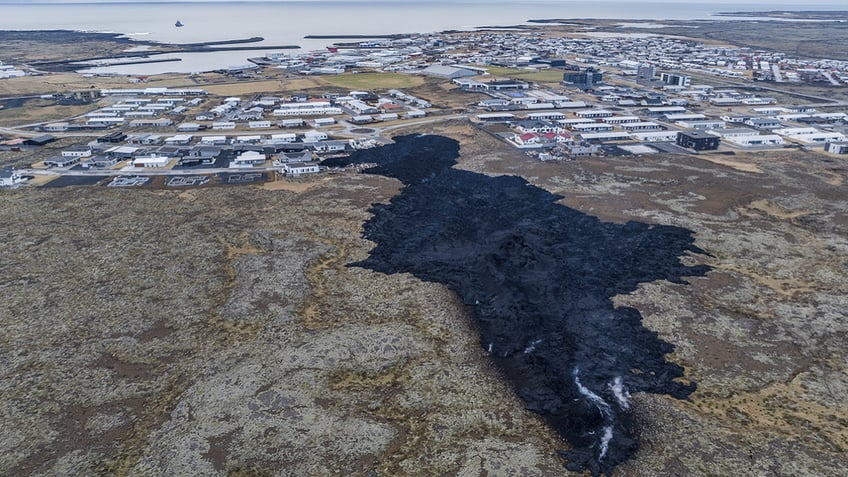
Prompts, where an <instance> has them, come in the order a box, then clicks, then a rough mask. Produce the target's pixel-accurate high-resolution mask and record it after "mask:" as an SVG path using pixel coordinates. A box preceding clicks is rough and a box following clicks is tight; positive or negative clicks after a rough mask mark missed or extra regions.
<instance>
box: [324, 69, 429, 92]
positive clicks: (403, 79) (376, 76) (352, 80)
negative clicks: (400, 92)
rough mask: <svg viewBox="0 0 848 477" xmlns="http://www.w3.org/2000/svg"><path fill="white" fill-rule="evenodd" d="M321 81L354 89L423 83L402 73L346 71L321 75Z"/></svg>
mask: <svg viewBox="0 0 848 477" xmlns="http://www.w3.org/2000/svg"><path fill="white" fill-rule="evenodd" d="M320 80H321V82H322V83H324V84H327V85H330V86H336V87H339V88H347V89H354V90H383V89H392V88H396V89H403V88H414V87H416V86H420V85H422V84H423V83H424V78H422V77H420V76H416V75H409V74H403V73H377V72H373V73H356V74H353V73H346V74H343V75H326V76H321V77H320Z"/></svg>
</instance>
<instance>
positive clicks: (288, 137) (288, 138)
mask: <svg viewBox="0 0 848 477" xmlns="http://www.w3.org/2000/svg"><path fill="white" fill-rule="evenodd" d="M295 141H297V136H296V135H295V134H294V133H289V134H272V135H271V142H276V143H280V142H282V143H286V144H291V143H293V142H295Z"/></svg>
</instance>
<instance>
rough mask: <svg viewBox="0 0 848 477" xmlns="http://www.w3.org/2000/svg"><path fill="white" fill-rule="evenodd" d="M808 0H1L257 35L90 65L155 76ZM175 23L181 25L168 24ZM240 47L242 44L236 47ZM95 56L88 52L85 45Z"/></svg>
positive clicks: (27, 10) (53, 17)
mask: <svg viewBox="0 0 848 477" xmlns="http://www.w3.org/2000/svg"><path fill="white" fill-rule="evenodd" d="M826 1H829V0H818V1H817V2H816V4H805V3H799V2H794V3H789V2H786V3H782V2H780V1H779V0H778V1H769V2H755V1H751V0H749V1H748V2H747V3H733V2H723V1H718V2H704V1H701V2H686V1H671V0H666V1H662V0H660V1H656V0H654V1H648V2H641V1H635V0H629V1H628V0H596V1H555V0H523V1H522V0H517V1H516V0H512V1H507V0H456V1H444V0H435V1H421V0H396V1H380V0H377V1H364V0H346V1H345V0H341V1H340V0H313V1H248V2H229V1H173V0H171V1H146V2H140V1H127V0H124V1H119V0H110V1H108V2H107V1H102V2H97V1H89V2H84V1H83V2H79V1H73V0H66V1H56V0H54V1H44V2H38V1H37V0H36V2H20V1H19V2H18V3H15V2H10V1H4V0H0V29H2V30H53V29H60V30H84V31H100V32H117V33H121V34H124V35H126V36H127V37H130V38H134V39H139V40H149V41H158V42H167V43H196V42H205V41H219V40H227V39H241V38H250V37H255V36H261V37H263V38H265V40H264V41H263V42H261V43H256V44H253V45H255V46H256V48H257V49H256V51H237V52H218V53H189V54H178V55H168V56H162V57H163V58H169V57H177V58H181V59H182V61H180V62H170V63H158V64H145V65H128V66H118V67H108V68H99V69H97V71H98V72H115V73H125V74H155V73H163V72H197V71H208V70H212V69H219V68H226V67H228V66H233V65H243V64H245V63H246V62H247V61H246V60H247V58H249V57H252V56H262V55H263V54H264V53H265V52H268V51H271V50H270V49H268V48H267V46H272V45H298V46H300V47H301V48H302V49H303V50H307V51H308V50H313V49H322V48H324V47H325V46H327V45H329V44H330V43H332V42H333V41H338V40H314V39H305V38H304V37H305V36H307V35H330V34H332V35H378V34H392V33H428V32H437V31H443V30H453V29H462V30H467V29H473V28H475V27H479V26H484V25H485V26H491V25H517V24H523V23H526V22H527V20H530V19H550V18H615V19H653V20H692V19H709V18H715V17H714V16H713V15H714V14H715V13H716V12H720V11H762V10H771V9H781V10H838V9H840V8H842V9H844V6H842V4H841V2H836V1H832V2H831V3H824V2H826ZM177 20H179V21H181V22H182V23H183V24H184V26H183V27H179V28H178V27H176V26H175V25H174V24H175V22H176V21H177ZM239 46H244V45H239ZM93 53H94V54H96V52H93Z"/></svg>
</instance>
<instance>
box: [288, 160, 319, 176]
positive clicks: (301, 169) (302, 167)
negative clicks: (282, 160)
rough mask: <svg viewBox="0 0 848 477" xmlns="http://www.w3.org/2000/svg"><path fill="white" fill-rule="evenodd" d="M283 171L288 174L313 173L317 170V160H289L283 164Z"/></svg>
mask: <svg viewBox="0 0 848 477" xmlns="http://www.w3.org/2000/svg"><path fill="white" fill-rule="evenodd" d="M283 172H284V173H285V174H286V175H289V176H299V175H301V174H315V173H316V172H319V169H318V163H317V162H290V163H286V164H284V165H283Z"/></svg>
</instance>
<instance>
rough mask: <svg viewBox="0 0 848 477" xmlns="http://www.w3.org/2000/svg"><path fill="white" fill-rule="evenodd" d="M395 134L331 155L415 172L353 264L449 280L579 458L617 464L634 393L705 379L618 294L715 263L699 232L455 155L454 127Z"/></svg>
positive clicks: (671, 391)
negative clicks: (368, 248) (586, 204)
mask: <svg viewBox="0 0 848 477" xmlns="http://www.w3.org/2000/svg"><path fill="white" fill-rule="evenodd" d="M396 141H397V142H396V143H395V144H393V145H389V146H385V147H381V148H375V149H370V150H365V151H359V152H356V153H355V154H353V155H351V156H350V157H349V158H341V159H334V160H331V161H325V165H331V166H342V165H347V164H353V163H358V164H364V163H367V164H372V163H373V164H376V166H374V167H371V168H369V169H367V170H366V172H367V173H370V174H380V175H384V176H388V177H393V178H396V179H399V180H400V181H402V182H403V184H404V185H405V186H404V187H403V188H402V190H401V192H400V194H398V195H397V196H395V197H394V198H392V199H391V202H390V203H389V204H378V205H374V206H373V207H372V209H371V212H372V213H373V214H374V215H373V218H372V219H371V220H369V221H368V222H367V223H366V224H365V237H366V238H367V239H368V240H371V241H373V242H375V243H376V244H377V245H376V247H375V248H374V249H373V250H372V252H371V255H370V257H369V258H368V259H366V260H364V261H362V262H360V263H356V264H353V265H355V266H360V267H364V268H368V269H371V270H374V271H378V272H381V273H387V274H392V273H402V272H406V273H411V274H413V275H414V276H416V277H418V278H420V279H422V280H426V281H431V282H438V283H443V284H445V285H447V286H448V287H450V289H452V290H453V291H454V292H455V293H457V294H458V295H459V296H460V297H461V298H462V299H463V300H464V302H465V303H466V304H467V305H469V307H470V309H471V310H472V315H473V316H474V318H475V319H476V321H477V324H478V327H479V330H480V344H481V345H482V346H483V348H484V349H485V350H486V351H488V352H489V354H490V356H491V357H492V359H493V360H494V362H495V363H496V364H497V365H498V367H499V368H500V369H501V370H502V372H503V373H504V375H505V376H506V377H507V378H508V379H509V380H510V381H511V383H512V385H513V386H514V387H515V389H516V392H517V393H518V394H519V396H520V397H521V398H522V399H523V400H524V402H525V404H526V407H527V408H528V409H531V410H533V411H536V412H538V413H540V414H542V415H543V416H544V417H545V418H546V420H547V421H548V422H549V423H550V425H551V426H553V427H554V428H555V429H556V431H557V432H558V433H559V434H560V435H561V436H563V438H565V439H566V440H567V441H568V442H569V444H570V446H571V450H568V451H560V454H561V455H562V456H563V457H564V459H565V460H566V464H565V466H566V468H568V469H569V470H575V471H581V470H586V469H588V470H589V471H591V473H592V474H593V475H600V474H609V473H611V472H612V470H613V469H614V468H615V466H616V465H618V464H619V463H621V462H623V461H625V460H626V459H628V458H630V457H631V456H633V455H634V453H635V451H636V449H637V442H636V441H635V438H634V435H635V431H636V429H633V428H632V422H631V421H630V420H628V408H629V406H630V403H629V400H628V398H629V396H630V394H629V393H632V392H648V393H657V394H667V395H670V396H673V397H675V398H678V399H686V398H687V397H688V396H689V395H690V394H691V393H692V392H693V391H694V390H695V385H694V384H689V385H687V384H683V383H682V382H680V381H685V380H676V378H680V377H682V376H683V369H682V368H681V367H680V366H678V365H676V364H673V363H669V362H667V361H666V359H665V355H666V354H667V353H670V352H671V351H672V350H673V346H672V345H671V344H669V343H666V342H664V341H662V340H661V339H659V337H658V336H657V334H656V333H655V332H653V331H651V330H648V329H646V328H645V327H643V326H642V317H641V315H640V314H639V312H638V311H637V310H635V309H633V308H615V307H614V306H613V303H612V300H611V298H612V297H613V296H615V295H618V294H623V293H628V292H631V291H633V290H635V289H636V287H637V285H638V284H639V283H642V282H650V281H654V280H663V279H664V280H669V281H672V282H676V283H685V282H683V280H682V277H684V276H700V275H703V274H705V273H706V272H707V270H708V268H707V267H705V266H696V267H687V266H684V265H683V264H682V263H681V262H680V257H681V256H682V255H685V254H686V253H687V252H692V253H704V252H703V251H702V250H700V249H699V248H697V247H696V246H694V244H693V242H694V240H693V237H692V232H691V231H689V230H686V229H683V228H679V227H671V226H663V225H649V224H644V223H638V222H628V223H626V224H614V223H606V222H602V221H600V220H599V219H598V218H596V217H592V216H590V215H586V214H584V213H582V212H579V211H577V210H574V209H570V208H568V207H565V206H562V205H559V204H557V203H556V201H557V200H559V199H561V196H558V195H555V194H551V193H550V192H547V191H545V190H543V189H540V188H538V187H535V186H532V185H530V184H529V183H528V182H527V181H526V180H524V179H522V178H520V177H514V176H502V177H489V176H486V175H482V174H477V173H473V172H468V171H462V170H457V169H454V168H452V166H453V165H454V164H456V160H457V158H458V157H459V144H458V143H457V142H456V141H454V140H452V139H450V138H446V137H442V136H436V135H423V136H403V137H399V138H396Z"/></svg>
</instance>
